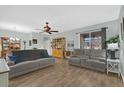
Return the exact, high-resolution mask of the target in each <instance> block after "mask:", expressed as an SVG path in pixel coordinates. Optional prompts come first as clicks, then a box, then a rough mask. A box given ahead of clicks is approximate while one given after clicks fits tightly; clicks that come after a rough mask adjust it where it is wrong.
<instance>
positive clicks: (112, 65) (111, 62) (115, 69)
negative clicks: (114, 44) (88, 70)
mask: <svg viewBox="0 0 124 93" xmlns="http://www.w3.org/2000/svg"><path fill="white" fill-rule="evenodd" d="M119 65H120V61H119V59H107V74H108V73H109V72H112V73H117V74H118V76H120V66H119Z"/></svg>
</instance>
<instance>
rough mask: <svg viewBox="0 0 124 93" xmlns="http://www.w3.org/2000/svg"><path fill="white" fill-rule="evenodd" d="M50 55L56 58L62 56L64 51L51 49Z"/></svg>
mask: <svg viewBox="0 0 124 93" xmlns="http://www.w3.org/2000/svg"><path fill="white" fill-rule="evenodd" d="M52 56H54V57H58V58H64V51H63V50H59V49H52Z"/></svg>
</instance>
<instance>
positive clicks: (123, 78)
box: [121, 72, 124, 83]
mask: <svg viewBox="0 0 124 93" xmlns="http://www.w3.org/2000/svg"><path fill="white" fill-rule="evenodd" d="M121 77H122V80H123V83H124V76H123V74H122V72H121Z"/></svg>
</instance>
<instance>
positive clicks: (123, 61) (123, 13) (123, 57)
mask: <svg viewBox="0 0 124 93" xmlns="http://www.w3.org/2000/svg"><path fill="white" fill-rule="evenodd" d="M122 18H124V6H122V7H121V10H120V15H119V23H118V25H119V34H120V43H121V44H120V66H121V67H120V68H121V75H122V78H123V81H124V40H122V37H121V23H122Z"/></svg>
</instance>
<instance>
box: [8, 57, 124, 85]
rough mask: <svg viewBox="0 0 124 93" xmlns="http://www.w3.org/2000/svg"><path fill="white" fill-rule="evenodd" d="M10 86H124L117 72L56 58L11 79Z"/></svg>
mask: <svg viewBox="0 0 124 93" xmlns="http://www.w3.org/2000/svg"><path fill="white" fill-rule="evenodd" d="M9 86H10V87H124V83H122V80H121V78H119V77H118V76H117V75H115V74H109V75H107V74H106V73H101V72H97V71H93V70H90V69H85V68H80V67H76V66H72V65H69V64H68V62H67V60H62V59H56V64H55V65H54V66H49V67H47V68H43V69H41V70H37V71H34V72H31V73H28V74H25V75H22V76H19V77H16V78H13V79H11V80H10V81H9Z"/></svg>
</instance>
